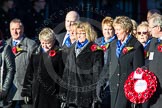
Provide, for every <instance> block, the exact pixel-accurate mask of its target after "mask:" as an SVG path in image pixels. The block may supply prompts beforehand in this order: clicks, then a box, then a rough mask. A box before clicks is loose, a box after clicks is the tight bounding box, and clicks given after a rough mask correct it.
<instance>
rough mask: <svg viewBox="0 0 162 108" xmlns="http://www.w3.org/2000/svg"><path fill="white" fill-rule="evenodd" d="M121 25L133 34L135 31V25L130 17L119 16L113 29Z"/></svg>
mask: <svg viewBox="0 0 162 108" xmlns="http://www.w3.org/2000/svg"><path fill="white" fill-rule="evenodd" d="M116 25H120V26H121V28H122V29H124V30H125V31H128V33H131V32H132V30H133V24H132V21H131V19H130V18H129V17H127V16H118V17H116V18H115V19H114V22H113V27H115V26H116Z"/></svg>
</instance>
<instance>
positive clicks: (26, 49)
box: [7, 19, 36, 108]
mask: <svg viewBox="0 0 162 108" xmlns="http://www.w3.org/2000/svg"><path fill="white" fill-rule="evenodd" d="M10 33H11V38H10V39H8V40H7V44H8V45H10V46H11V47H12V52H13V53H14V55H15V65H16V73H15V77H14V81H13V86H12V87H13V88H15V89H16V92H15V94H14V97H13V102H12V108H17V107H18V108H19V107H21V108H30V107H31V105H26V104H25V103H24V101H23V99H24V98H23V97H22V96H21V91H22V85H23V82H24V77H25V73H26V68H27V65H28V62H29V59H30V57H31V53H32V52H33V50H34V48H35V47H36V43H35V42H34V41H33V40H31V39H29V38H27V37H25V35H24V26H23V24H22V22H21V20H19V19H13V20H12V21H11V22H10Z"/></svg>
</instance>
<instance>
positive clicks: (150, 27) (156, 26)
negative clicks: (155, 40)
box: [149, 25, 157, 29]
mask: <svg viewBox="0 0 162 108" xmlns="http://www.w3.org/2000/svg"><path fill="white" fill-rule="evenodd" d="M155 27H157V25H156V26H153V27H149V28H152V29H153V28H155Z"/></svg>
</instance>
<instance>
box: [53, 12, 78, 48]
mask: <svg viewBox="0 0 162 108" xmlns="http://www.w3.org/2000/svg"><path fill="white" fill-rule="evenodd" d="M79 18H80V16H79V14H78V13H77V12H76V11H70V12H68V13H67V14H66V18H65V29H66V32H64V33H61V34H59V35H57V37H56V39H57V40H58V42H59V46H63V45H64V43H65V41H66V39H67V38H68V37H69V36H70V33H69V32H70V26H71V25H72V24H74V22H76V21H79Z"/></svg>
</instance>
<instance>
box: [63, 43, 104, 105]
mask: <svg viewBox="0 0 162 108" xmlns="http://www.w3.org/2000/svg"><path fill="white" fill-rule="evenodd" d="M93 44H94V43H93V42H90V43H88V44H87V46H85V47H84V49H83V50H82V51H81V52H80V54H79V55H78V56H77V57H76V53H75V45H74V46H72V47H70V49H69V54H68V57H67V61H66V67H65V70H64V73H63V81H64V84H65V85H66V86H64V89H65V90H64V91H61V94H64V95H65V97H66V103H67V104H73V105H76V106H78V107H84V108H90V107H91V105H92V103H93V101H95V100H96V99H97V98H96V93H95V89H96V83H97V81H98V77H99V74H100V72H101V70H102V67H103V64H104V61H103V54H104V53H103V51H102V50H97V51H94V52H93V51H91V46H92V45H93Z"/></svg>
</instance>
